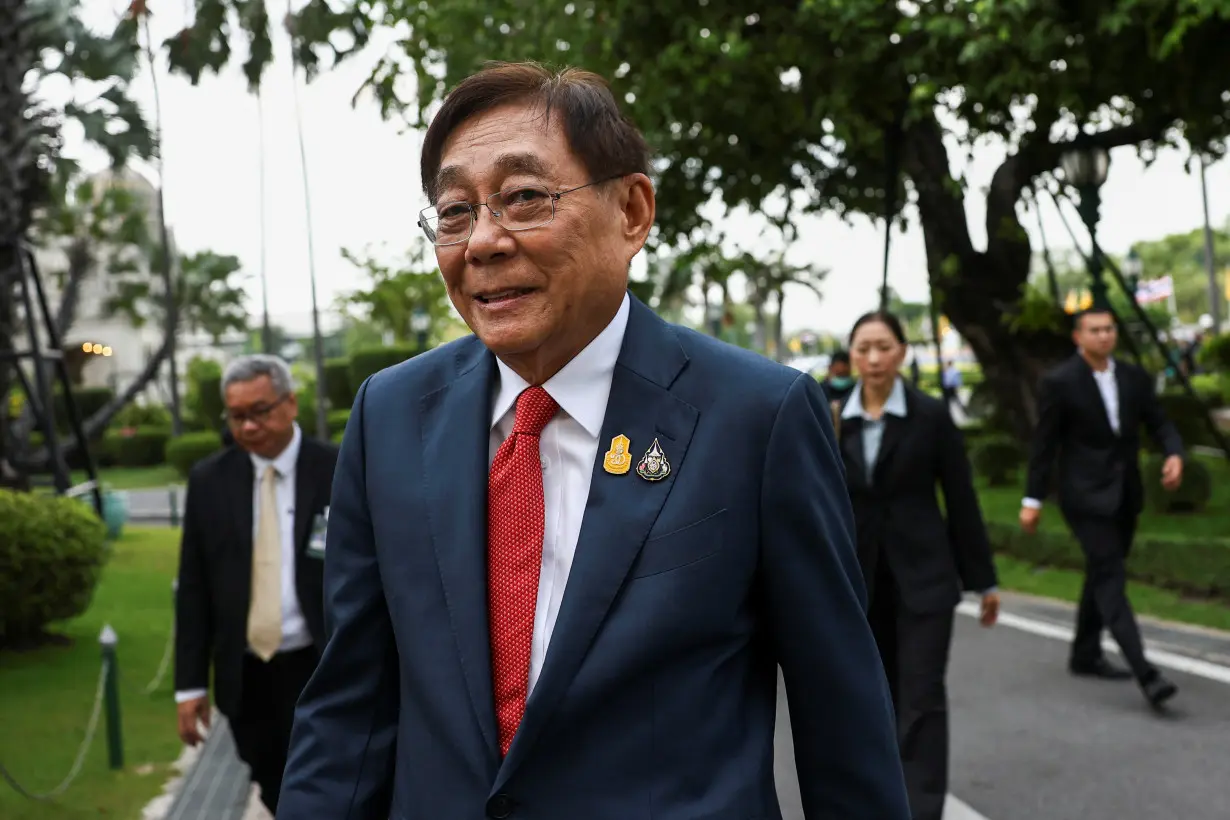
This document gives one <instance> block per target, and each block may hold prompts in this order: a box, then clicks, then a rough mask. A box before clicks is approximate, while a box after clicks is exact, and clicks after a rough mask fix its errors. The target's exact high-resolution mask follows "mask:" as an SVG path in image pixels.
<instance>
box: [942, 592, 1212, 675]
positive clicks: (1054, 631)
mask: <svg viewBox="0 0 1230 820" xmlns="http://www.w3.org/2000/svg"><path fill="white" fill-rule="evenodd" d="M957 611H958V612H960V613H961V614H962V615H967V616H969V617H971V618H977V617H978V612H979V607H978V604H976V603H974V602H972V601H962V602H961V604H960V605H958V607H957ZM999 623H1000V624H1002V625H1003V626H1007V627H1011V628H1012V629H1019V630H1020V631H1022V632H1029V633H1030V634H1033V635H1039V636H1041V637H1043V638H1051V639H1053V640H1057V641H1071V640H1072V628H1071V627H1067V626H1060V625H1058V624H1052V623H1048V622H1046V621H1038V620H1035V619H1033V618H1024V617H1021V616H1020V615H1013V614H1012V613H1010V612H1002V611H1001V612H1000V613H999ZM1102 647H1103V648H1104V649H1106V650H1107V651H1109V652H1114V653H1116V654H1118V653H1119V647H1118V646H1116V645H1115V642H1114V641H1113V640H1111V639H1110V638H1104V639H1103V640H1102ZM1147 651H1148V655H1149V660H1150V661H1152V662H1153V663H1154V664H1156V665H1157V666H1163V667H1165V668H1167V669H1173V670H1174V671H1176V672H1183V673H1185V674H1188V675H1195V676H1196V677H1199V678H1205V679H1207V680H1212V681H1217V682H1218V683H1226V684H1230V667H1226V666H1219V665H1218V664H1215V663H1210V662H1209V661H1205V660H1201V659H1199V658H1189V657H1188V656H1186V655H1180V654H1178V653H1175V652H1168V651H1166V650H1165V649H1148V650H1147Z"/></svg>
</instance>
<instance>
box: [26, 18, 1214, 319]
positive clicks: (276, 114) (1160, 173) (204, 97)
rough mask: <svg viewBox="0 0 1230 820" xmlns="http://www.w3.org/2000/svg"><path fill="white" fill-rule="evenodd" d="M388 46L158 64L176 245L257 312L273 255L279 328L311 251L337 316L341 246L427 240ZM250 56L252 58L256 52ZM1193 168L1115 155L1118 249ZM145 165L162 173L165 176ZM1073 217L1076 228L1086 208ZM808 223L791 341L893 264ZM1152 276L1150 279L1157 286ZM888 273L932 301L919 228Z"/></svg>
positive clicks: (1194, 203)
mask: <svg viewBox="0 0 1230 820" xmlns="http://www.w3.org/2000/svg"><path fill="white" fill-rule="evenodd" d="M191 5H192V4H191V3H188V2H183V3H180V4H173V3H157V2H156V3H151V4H150V6H151V8H152V10H153V16H152V17H151V28H152V30H153V36H154V39H155V42H158V43H161V41H162V40H164V39H165V38H166V37H168V36H169V35H171V34H173V33H174V32H176V31H178V30H179V29H180V28H181V27H182V25H183V23H184V21H185V19H186V18H185V13H186V10H187V9H188V8H189V7H190V6H191ZM84 6H85V10H86V12H85V14H86V19H87V22H89V23H90V24H91V25H95V26H97V27H98V28H100V29H103V28H108V27H110V26H112V25H114V22H115V20H116V19H117V17H118V14H119V13H120V11H121V10H122V9H124V8H125V7H126V6H127V3H120V2H117V1H116V0H84ZM273 16H274V17H275V18H276V17H278V15H277V14H274V15H273ZM277 35H281V36H280V37H279V36H277ZM382 39H383V41H384V42H376V43H373V44H372V45H371V46H369V48H368V49H367V50H366V51H365V52H364V53H363V54H362V55H360V56H358V57H356V58H354V59H353V60H352V61H351V62H348V63H344V64H343V65H342V66H340V67H337V68H335V69H333V70H330V71H328V72H326V73H324V74H322V75H320V76H319V77H318V78H316V79H314V80H313V81H312V82H311V83H310V84H305V83H304V81H303V79H302V75H300V76H299V77H298V78H297V79H296V78H295V77H294V76H293V75H292V66H291V61H290V57H289V49H288V44H287V42H286V37H285V33H284V32H282V31H280V30H278V31H276V32H275V62H274V63H273V65H272V66H271V67H270V68H269V70H268V71H267V73H266V77H265V81H264V83H263V90H262V94H261V99H260V101H259V103H258V100H257V98H256V96H255V95H254V94H252V93H250V92H249V90H248V88H247V82H246V80H245V78H244V77H243V75H242V74H241V72H240V70H239V65H238V61H236V62H235V64H233V65H231V66H229V67H228V68H227V70H226V71H225V72H224V73H223V75H222V76H214V75H207V76H205V77H204V78H202V80H201V82H200V84H199V85H197V86H193V85H192V84H191V83H190V82H189V81H188V80H187V79H185V78H183V77H181V76H178V75H176V76H170V75H169V73H168V71H167V69H166V65H165V62H163V63H161V64H160V65H158V66H157V67H156V71H157V75H156V79H157V83H158V90H159V96H160V100H161V108H162V119H163V141H162V145H163V152H162V153H163V173H164V175H165V176H164V179H163V184H164V197H165V201H166V209H167V217H168V220H169V223H170V225H171V228H172V230H173V231H174V235H175V237H176V242H177V243H178V245H179V246H180V248H181V249H182V250H183V251H185V252H194V251H199V250H212V251H215V252H218V253H224V254H234V255H236V256H238V257H239V258H240V260H241V261H242V263H243V265H244V269H245V271H246V272H247V273H248V274H249V279H248V281H247V289H248V292H249V294H250V296H251V299H250V306H251V310H252V312H253V313H254V314H256V313H259V311H260V307H261V287H260V281H259V280H260V277H259V273H260V271H261V267H262V258H263V259H264V269H265V273H266V278H267V281H268V283H269V290H270V294H269V303H270V313H271V316H272V319H273V322H274V323H275V324H280V325H283V326H285V327H287V328H288V329H290V330H292V331H293V332H303V331H307V330H309V329H310V326H311V318H310V311H311V287H310V275H309V272H310V270H311V265H310V264H309V260H310V259H311V258H312V256H313V255H314V259H315V270H316V282H317V288H318V302H319V304H320V307H321V308H322V310H325V309H327V308H329V307H330V306H331V305H332V303H333V301H334V299H335V298H336V297H337V296H338V295H340V294H343V293H345V292H347V291H349V290H351V289H353V288H355V287H357V286H359V285H360V284H361V282H362V278H361V277H360V276H359V275H358V274H357V272H356V271H355V269H354V268H353V267H352V266H351V265H350V264H349V263H348V262H346V261H345V260H344V259H343V258H342V256H341V250H342V249H343V248H349V249H351V250H355V251H361V250H363V249H364V248H366V247H369V246H370V247H373V248H375V249H376V251H377V254H378V255H380V256H388V257H394V256H396V255H398V254H399V253H400V251H402V250H404V249H405V248H407V247H409V246H410V244H411V243H412V242H413V241H414V240H415V237H416V235H417V232H418V228H417V227H416V225H415V219H416V218H417V213H418V211H419V210H420V209H421V208H423V207H424V206H425V205H426V202H425V201H424V197H423V194H422V189H421V186H420V184H419V174H418V155H419V150H420V146H421V136H420V134H418V133H417V132H415V131H412V130H407V129H406V128H405V126H404V124H402V123H395V122H386V121H383V120H382V119H381V117H380V112H379V109H378V107H377V106H376V105H375V103H374V102H373V101H372V100H371V99H370V98H368V97H361V98H360V99H359V100H358V101H357V103H356V104H355V105H353V106H352V104H351V100H352V97H353V96H354V94H355V92H356V91H357V90H358V89H359V87H360V86H361V84H362V82H363V80H364V78H365V77H366V75H367V72H368V70H369V69H370V67H371V65H372V64H373V62H374V61H375V59H376V58H377V56H378V55H379V54H380V53H382V51H383V49H384V48H386V47H387V46H386V44H387V41H388V38H387V37H386V38H382ZM237 54H238V55H239V56H240V59H242V56H243V48H242V47H240V48H239V49H237ZM296 89H297V90H298V102H299V105H300V110H301V115H302V131H303V137H304V151H305V153H306V159H307V174H306V177H307V182H308V186H309V189H308V191H309V193H308V199H307V201H308V202H309V203H310V210H311V222H310V226H311V227H310V229H309V223H308V219H307V214H306V210H307V209H306V208H305V195H304V173H303V166H302V164H301V161H300V149H299V141H298V139H299V138H298V133H299V132H298V129H297V128H296V118H295V110H296ZM134 95H135V96H136V98H137V99H138V101H139V102H140V104H141V105H142V106H143V108H144V110H146V111H147V112H148V113H149V115H150V116H151V119H152V112H153V111H154V106H153V103H154V94H153V84H152V82H151V74H150V71H149V69H148V67H146V69H145V71H144V73H143V74H142V76H141V77H140V79H139V80H138V81H137V83H136V87H135V89H134ZM48 96H49V97H51V96H53V92H52V91H49V92H48ZM262 123H263V143H264V148H263V151H262V128H261V125H262ZM69 137H70V139H69V144H68V146H67V150H68V153H70V154H74V155H76V156H78V157H79V158H81V159H82V160H83V161H84V162H85V163H86V164H87V166H93V167H101V166H103V165H105V159H103V158H102V157H100V156H99V155H98V154H97V152H95V151H92V150H91V149H90V147H89V146H86V145H84V144H83V143H82V142H81V141H80V140H75V139H73V138H72V134H71V133H70V135H69ZM1003 156H1004V150H1003V148H1002V147H997V146H994V145H990V146H985V147H981V148H979V149H976V150H975V152H974V155H973V159H972V162H971V163H970V164H969V165H968V166H967V167H966V166H964V165H963V164H962V165H958V166H955V167H957V168H958V169H961V168H964V170H965V173H966V174H967V178H968V180H969V182H970V194H969V195H968V196H967V199H966V212H967V215H968V216H969V220H970V224H971V230H972V234H973V237H974V242H975V244H976V245H977V246H978V247H983V246H985V231H984V230H983V228H982V221H983V208H982V197H981V196H979V195H978V193H977V191H978V189H979V188H981V187H982V186H985V185H986V184H987V183H988V182H989V181H990V178H991V175H992V173H993V172H994V170H995V168H996V166H997V165H998V163H999V162H1000V161H1001V160H1002V159H1003ZM1184 161H1185V155H1183V154H1181V153H1179V152H1177V151H1169V152H1165V153H1162V154H1161V155H1160V156H1159V157H1158V159H1157V160H1156V161H1155V163H1154V164H1153V165H1152V166H1151V167H1149V168H1145V167H1144V164H1143V163H1142V162H1141V161H1140V160H1139V159H1138V158H1137V157H1136V156H1135V152H1134V150H1133V149H1131V148H1122V149H1117V150H1116V151H1114V152H1113V153H1112V159H1111V168H1110V175H1109V178H1108V180H1107V182H1106V185H1105V186H1104V188H1103V190H1102V199H1103V205H1102V211H1101V213H1102V220H1101V223H1100V225H1099V229H1098V230H1099V238H1100V240H1101V243H1102V246H1103V247H1104V248H1105V249H1106V251H1107V252H1109V253H1123V252H1126V250H1127V249H1128V247H1130V246H1131V244H1132V243H1134V242H1138V241H1147V240H1153V239H1158V238H1160V237H1163V236H1165V235H1167V234H1171V233H1178V232H1186V231H1190V230H1192V229H1194V228H1198V227H1200V226H1201V225H1202V224H1203V210H1202V203H1201V195H1200V182H1199V175H1198V174H1196V173H1192V174H1188V173H1186V172H1185V170H1184ZM262 164H263V171H264V185H265V195H264V203H263V208H262V196H261V171H262ZM138 167H140V169H141V170H142V172H143V173H146V174H147V175H149V176H151V178H153V179H157V175H156V170H155V169H148V168H145V167H141V166H138ZM1207 176H1208V193H1209V206H1210V211H1211V217H1212V223H1213V224H1214V225H1215V226H1220V225H1224V224H1226V222H1227V220H1228V219H1230V161H1222V162H1220V163H1217V164H1215V165H1212V166H1210V167H1209V168H1208V171H1207ZM262 210H263V212H264V217H265V219H264V227H263V231H262V219H261V216H262ZM1068 217H1069V220H1070V221H1071V220H1073V219H1074V215H1073V214H1072V213H1069V214H1068ZM1043 219H1044V226H1045V228H1044V229H1045V233H1046V237H1047V239H1048V240H1049V242H1050V244H1051V247H1052V248H1063V247H1071V240H1070V239H1069V238H1068V235H1067V232H1066V229H1065V228H1064V226H1063V223H1062V222H1061V221H1060V219H1059V217H1058V215H1057V214H1056V213H1055V211H1054V209H1053V207H1051V206H1049V205H1044V207H1043ZM756 223H757V220H756V219H755V218H751V219H748V218H738V219H732V220H730V221H729V222H728V225H727V231H728V233H730V234H731V235H732V236H734V237H735V239H736V241H741V242H743V243H744V244H746V245H747V246H748V247H754V240H755V236H756V234H757V232H758V225H757V224H756ZM797 224H798V227H799V234H800V239H799V240H798V241H797V242H795V243H794V244H793V245H792V246H791V248H790V249H789V252H788V258H789V259H790V261H791V262H794V263H797V264H803V263H807V264H814V265H818V266H820V267H822V268H827V269H828V270H829V274H828V276H827V278H826V280H825V283H824V287H823V291H824V299H823V300H819V299H817V298H816V297H815V296H814V295H812V294H810V293H808V292H806V291H803V290H798V291H795V292H793V293H791V294H790V295H789V296H788V298H787V300H786V306H785V312H784V313H785V315H784V322H783V324H784V326H785V328H786V330H787V332H795V331H797V330H801V329H814V330H821V331H830V332H836V333H842V332H844V331H845V330H846V329H847V328H848V324H849V322H850V317H852V316H853V315H856V314H858V313H860V312H862V311H864V310H866V309H869V308H871V307H874V306H875V302H876V300H877V290H878V287H879V282H880V276H881V273H882V268H883V264H882V258H883V242H884V235H883V226H882V225H881V224H875V223H873V222H871V221H870V220H868V219H865V218H861V217H860V218H855V219H854V220H853V221H852V222H843V221H842V220H840V219H837V218H836V217H833V216H824V217H809V218H803V219H800V220H799V221H798V223H797ZM1026 229H1027V230H1028V231H1029V232H1030V234H1031V236H1032V237H1033V238H1034V246H1035V248H1037V247H1039V246H1040V243H1039V241H1038V236H1037V226H1036V222H1035V220H1034V217H1033V216H1032V214H1031V215H1030V216H1029V218H1028V219H1027V221H1026ZM1076 230H1077V231H1078V237H1080V239H1081V241H1082V242H1084V241H1086V240H1085V236H1084V234H1083V233H1082V232H1081V231H1082V229H1081V228H1080V227H1076ZM309 239H310V242H309ZM1149 273H1150V272H1148V271H1146V272H1145V275H1146V277H1148V276H1149ZM889 278H890V282H891V284H892V286H893V287H894V288H895V289H896V290H897V291H898V292H899V293H900V294H901V295H902V296H903V297H904V298H906V299H909V300H914V301H925V300H926V298H927V273H926V260H925V254H924V248H923V240H922V234H921V231H920V230H919V229H918V226H917V223H916V222H915V221H913V220H911V224H910V227H909V229H908V230H906V231H904V232H899V231H898V232H894V236H893V240H892V250H891V255H890V260H889Z"/></svg>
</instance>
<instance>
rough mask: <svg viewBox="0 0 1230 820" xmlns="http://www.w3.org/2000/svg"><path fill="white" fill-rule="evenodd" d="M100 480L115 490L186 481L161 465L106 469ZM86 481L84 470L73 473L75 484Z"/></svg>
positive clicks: (100, 471)
mask: <svg viewBox="0 0 1230 820" xmlns="http://www.w3.org/2000/svg"><path fill="white" fill-rule="evenodd" d="M98 478H99V480H101V481H102V483H103V485H104V486H108V487H110V488H111V489H113V490H144V489H148V488H151V487H153V488H157V487H165V486H166V485H168V484H181V483H183V481H184V479H183V477H182V476H180V474H179V472H178V471H177V470H176V469H175V468H174V467H172V466H171V465H169V464H159V465H157V466H156V467H106V468H104V469H101V470H99V471H98ZM85 480H86V474H85V471H84V470H79V471H75V472H73V483H74V484H78V483H81V482H84V481H85Z"/></svg>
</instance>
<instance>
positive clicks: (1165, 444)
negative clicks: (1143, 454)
mask: <svg viewBox="0 0 1230 820" xmlns="http://www.w3.org/2000/svg"><path fill="white" fill-rule="evenodd" d="M1115 383H1116V385H1117V387H1118V391H1119V434H1118V435H1116V434H1115V432H1114V429H1113V428H1112V427H1111V425H1110V419H1109V418H1108V417H1107V415H1106V404H1105V402H1103V401H1102V394H1101V392H1100V391H1099V390H1098V385H1097V382H1096V381H1094V378H1093V370H1092V369H1091V368H1090V367H1089V364H1088V363H1087V362H1086V361H1085V360H1084V358H1082V357H1081V356H1080V355H1074V356H1072V358H1070V359H1068V360H1067V361H1065V362H1063V363H1062V364H1059V365H1057V366H1056V367H1055V368H1053V369H1052V370H1050V371H1049V372H1047V374H1046V375H1045V376H1043V377H1042V381H1041V383H1040V384H1039V386H1038V426H1037V428H1035V430H1034V437H1033V447H1032V451H1031V453H1030V457H1029V478H1028V481H1027V484H1026V488H1025V494H1026V495H1027V496H1028V497H1029V498H1036V499H1038V500H1039V501H1041V500H1043V499H1045V498H1046V497H1047V495H1048V494H1049V492H1050V490H1051V488H1052V486H1053V485H1052V474H1051V470H1052V469H1053V467H1054V465H1055V462H1056V461H1058V463H1059V504H1060V506H1061V507H1062V508H1063V510H1064V511H1065V512H1066V513H1068V514H1074V515H1099V516H1107V515H1115V514H1116V513H1118V512H1119V511H1120V510H1121V509H1125V510H1126V511H1128V512H1130V513H1132V514H1136V513H1139V512H1140V509H1141V507H1142V506H1143V503H1144V487H1143V485H1142V483H1141V479H1140V463H1139V453H1140V428H1141V426H1142V425H1143V426H1145V427H1147V428H1148V430H1149V433H1150V435H1152V436H1153V438H1154V439H1155V440H1156V441H1157V442H1158V444H1159V445H1160V446H1161V447H1162V449H1163V451H1164V452H1165V453H1166V455H1182V454H1183V442H1182V440H1180V438H1179V434H1178V431H1176V430H1175V428H1174V425H1172V424H1171V423H1170V422H1169V421H1168V420H1167V419H1166V416H1165V414H1164V413H1163V412H1162V407H1161V403H1160V402H1158V400H1157V395H1156V393H1155V392H1154V390H1153V380H1152V379H1151V378H1150V377H1149V374H1148V373H1146V372H1145V371H1144V370H1143V369H1142V368H1140V367H1138V366H1136V365H1134V364H1130V363H1128V362H1123V361H1119V360H1116V361H1115Z"/></svg>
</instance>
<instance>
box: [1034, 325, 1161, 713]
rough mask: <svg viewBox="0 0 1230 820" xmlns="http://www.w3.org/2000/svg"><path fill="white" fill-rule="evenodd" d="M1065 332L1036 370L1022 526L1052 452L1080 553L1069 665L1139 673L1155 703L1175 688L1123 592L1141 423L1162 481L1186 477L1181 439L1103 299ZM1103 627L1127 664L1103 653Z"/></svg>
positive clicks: (1098, 672)
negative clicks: (1121, 347)
mask: <svg viewBox="0 0 1230 820" xmlns="http://www.w3.org/2000/svg"><path fill="white" fill-rule="evenodd" d="M1074 321H1075V324H1074V327H1073V331H1072V341H1073V342H1075V344H1076V348H1077V352H1076V353H1075V354H1074V355H1073V356H1071V357H1070V358H1069V359H1068V360H1067V361H1065V362H1063V363H1061V364H1059V365H1057V366H1056V367H1055V368H1053V369H1052V370H1050V371H1049V372H1047V373H1046V375H1044V376H1043V377H1042V381H1041V383H1040V384H1039V386H1038V424H1037V427H1035V428H1034V439H1033V449H1032V451H1031V453H1030V457H1029V476H1028V479H1027V483H1026V487H1025V498H1024V499H1023V500H1022V502H1021V512H1020V521H1021V529H1023V530H1024V531H1025V532H1027V533H1033V532H1035V531H1037V529H1038V521H1039V519H1040V518H1041V516H1042V502H1043V500H1044V499H1045V498H1046V497H1047V495H1049V493H1050V489H1051V484H1052V481H1051V478H1052V470H1053V469H1054V465H1055V462H1056V461H1058V462H1059V476H1058V482H1057V483H1058V488H1059V511H1060V512H1061V513H1062V514H1063V517H1064V520H1065V521H1067V524H1068V527H1069V528H1070V529H1071V530H1072V534H1073V535H1074V536H1076V540H1077V541H1078V542H1080V545H1081V550H1082V551H1083V552H1084V553H1085V583H1084V586H1083V588H1082V590H1081V599H1080V605H1079V606H1078V608H1077V612H1076V632H1075V634H1074V636H1073V638H1072V651H1071V655H1070V656H1069V659H1068V668H1069V670H1070V671H1071V672H1072V674H1074V675H1082V676H1085V677H1094V678H1103V679H1110V680H1116V679H1121V680H1127V679H1130V678H1132V677H1135V678H1136V681H1137V683H1138V684H1139V685H1140V687H1141V690H1142V691H1143V693H1144V696H1145V698H1146V699H1147V700H1148V701H1149V703H1151V704H1152V705H1153V706H1155V707H1156V706H1160V705H1161V704H1163V703H1165V702H1166V701H1167V700H1169V699H1170V698H1172V697H1174V695H1175V694H1176V692H1177V691H1178V689H1177V688H1176V687H1175V685H1174V684H1173V683H1171V682H1170V681H1168V680H1166V679H1165V678H1164V677H1162V675H1161V673H1159V672H1158V670H1157V668H1156V667H1154V666H1153V665H1152V664H1151V663H1149V661H1148V659H1147V658H1146V657H1145V649H1144V641H1143V640H1142V639H1141V637H1140V628H1139V627H1138V626H1137V624H1136V616H1135V615H1134V614H1133V612H1132V605H1131V604H1130V603H1128V598H1127V557H1128V553H1129V552H1131V549H1132V538H1133V537H1134V536H1135V534H1136V519H1137V517H1138V516H1139V515H1140V511H1141V510H1142V509H1143V508H1144V482H1143V481H1142V480H1141V476H1140V460H1139V453H1140V428H1141V425H1144V426H1145V427H1147V428H1148V430H1149V433H1150V435H1152V436H1153V438H1154V439H1155V440H1156V441H1157V442H1158V444H1159V445H1160V446H1161V448H1162V450H1163V452H1164V453H1165V454H1166V460H1165V462H1164V463H1163V466H1162V485H1163V486H1164V487H1165V488H1166V489H1168V490H1175V489H1178V487H1179V485H1180V483H1181V482H1182V480H1183V442H1182V440H1181V439H1180V438H1179V433H1178V431H1177V430H1176V429H1175V427H1174V425H1173V424H1171V423H1170V421H1169V420H1167V418H1166V415H1165V413H1164V412H1163V411H1162V405H1161V403H1160V402H1159V401H1158V399H1157V394H1156V393H1155V392H1154V384H1153V378H1152V377H1151V376H1150V375H1149V374H1148V373H1146V372H1145V371H1144V370H1143V369H1142V368H1140V367H1138V366H1136V365H1134V364H1132V363H1130V362H1122V361H1118V360H1116V359H1115V358H1114V355H1113V354H1114V350H1115V346H1116V344H1117V343H1118V340H1119V336H1118V329H1117V328H1116V326H1115V317H1114V315H1113V314H1112V313H1111V312H1110V311H1109V310H1108V309H1106V308H1105V307H1095V308H1093V309H1090V310H1087V311H1084V312H1083V313H1078V314H1077V315H1076V317H1075V320H1074ZM1103 628H1105V629H1108V630H1109V631H1110V634H1111V636H1112V637H1113V638H1114V639H1115V643H1117V644H1118V645H1119V649H1120V651H1121V652H1122V653H1123V657H1124V659H1125V660H1126V661H1127V663H1128V666H1129V667H1130V668H1131V672H1128V671H1127V670H1124V669H1122V668H1120V667H1118V666H1115V665H1114V664H1112V663H1111V662H1110V661H1108V660H1107V659H1106V657H1105V656H1104V655H1103V653H1102V630H1103Z"/></svg>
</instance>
